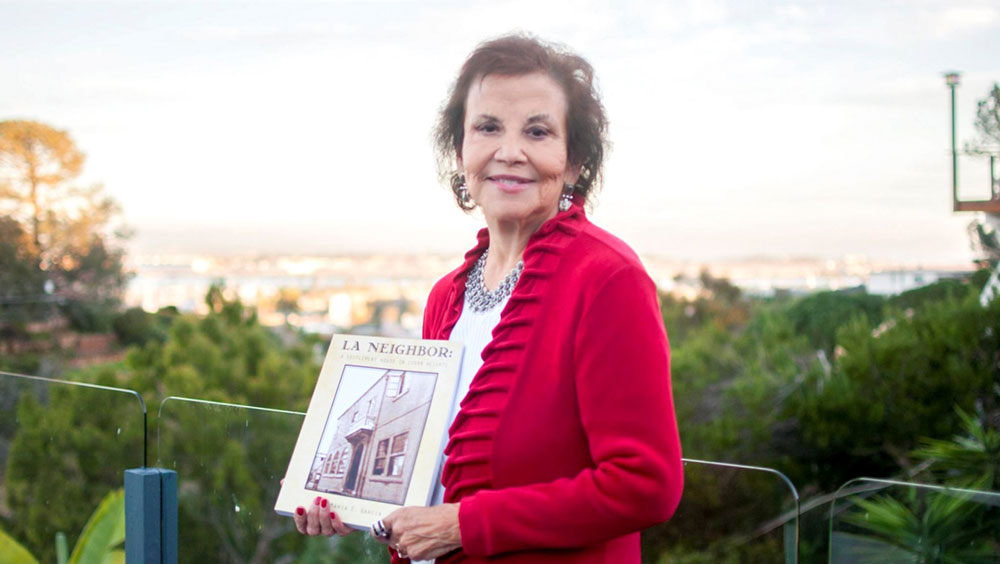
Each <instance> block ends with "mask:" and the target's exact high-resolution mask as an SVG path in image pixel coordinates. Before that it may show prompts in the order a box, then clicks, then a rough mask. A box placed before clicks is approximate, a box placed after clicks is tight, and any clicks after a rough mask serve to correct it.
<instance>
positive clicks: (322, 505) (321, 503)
mask: <svg viewBox="0 0 1000 564" xmlns="http://www.w3.org/2000/svg"><path fill="white" fill-rule="evenodd" d="M319 505H320V507H322V508H323V509H326V500H325V499H324V500H323V501H322V502H320V504H319Z"/></svg>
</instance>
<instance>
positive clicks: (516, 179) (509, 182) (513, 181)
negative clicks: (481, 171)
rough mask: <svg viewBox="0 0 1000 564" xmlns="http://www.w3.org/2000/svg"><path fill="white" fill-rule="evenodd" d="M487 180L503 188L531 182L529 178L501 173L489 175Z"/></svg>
mask: <svg viewBox="0 0 1000 564" xmlns="http://www.w3.org/2000/svg"><path fill="white" fill-rule="evenodd" d="M487 178H488V179H489V180H491V181H493V182H496V183H497V184H499V185H500V186H501V187H503V188H517V187H519V186H523V185H524V184H529V183H531V182H532V180H531V179H530V178H522V177H520V176H508V175H505V174H501V175H498V176H489V177H487Z"/></svg>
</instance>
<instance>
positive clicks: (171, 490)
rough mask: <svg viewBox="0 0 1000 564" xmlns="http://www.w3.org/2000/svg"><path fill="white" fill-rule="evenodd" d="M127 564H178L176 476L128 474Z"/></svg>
mask: <svg viewBox="0 0 1000 564" xmlns="http://www.w3.org/2000/svg"><path fill="white" fill-rule="evenodd" d="M125 562H126V563H127V564H177V472H174V471H173V470H165V469H163V468H133V469H131V470H126V471H125Z"/></svg>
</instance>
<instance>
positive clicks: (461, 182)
mask: <svg viewBox="0 0 1000 564" xmlns="http://www.w3.org/2000/svg"><path fill="white" fill-rule="evenodd" d="M458 201H459V203H460V204H461V205H462V207H463V208H471V207H472V196H471V195H470V194H469V188H468V186H466V185H465V175H464V174H462V175H460V176H459V177H458Z"/></svg>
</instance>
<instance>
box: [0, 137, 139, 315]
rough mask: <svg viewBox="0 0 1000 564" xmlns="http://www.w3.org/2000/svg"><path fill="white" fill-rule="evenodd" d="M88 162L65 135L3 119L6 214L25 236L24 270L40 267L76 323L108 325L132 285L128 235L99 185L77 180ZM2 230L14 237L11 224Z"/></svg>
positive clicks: (1, 198)
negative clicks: (126, 261) (126, 267)
mask: <svg viewBox="0 0 1000 564" xmlns="http://www.w3.org/2000/svg"><path fill="white" fill-rule="evenodd" d="M83 163H84V156H83V153H82V152H80V150H79V149H78V148H77V146H76V144H75V143H74V142H73V140H72V138H71V137H70V136H69V134H68V133H67V132H65V131H62V130H58V129H55V128H53V127H51V126H48V125H45V124H43V123H39V122H34V121H23V120H9V121H0V211H2V212H3V213H4V214H5V215H6V216H8V217H9V218H11V219H12V220H14V221H15V222H17V223H18V224H19V225H20V227H21V230H22V231H23V233H24V234H25V235H24V236H22V238H23V239H24V243H25V247H24V248H23V250H22V251H21V253H20V254H19V255H18V256H16V257H15V258H16V260H17V261H18V263H19V264H20V265H22V266H20V267H19V268H20V269H21V270H32V269H39V270H41V271H42V273H43V274H42V276H43V277H44V279H46V280H48V281H51V283H52V290H53V294H54V295H55V296H56V298H58V299H60V300H61V301H62V302H63V303H64V304H65V307H64V309H65V312H66V314H67V316H68V317H69V318H70V321H71V322H73V324H74V326H76V327H77V328H80V329H84V330H87V329H99V330H107V329H109V328H110V327H109V325H110V316H109V314H107V312H108V310H111V309H114V308H115V307H116V306H117V299H118V297H119V295H120V293H121V290H122V289H123V287H124V285H125V282H126V275H125V273H124V271H123V268H122V261H123V258H124V253H123V251H122V249H120V248H118V245H117V244H116V243H117V242H119V241H120V240H122V239H124V238H125V237H127V233H126V232H125V231H124V230H122V229H119V230H117V231H114V230H112V227H113V224H114V221H115V219H116V218H117V216H118V214H119V211H120V210H119V207H118V205H117V204H116V203H115V201H114V200H113V199H112V198H110V197H109V196H107V195H105V194H104V193H103V189H102V187H101V186H100V185H93V186H89V187H79V186H77V185H76V184H74V181H75V180H76V179H77V177H78V176H79V175H80V172H81V170H82V168H83ZM0 231H2V232H3V233H2V234H5V235H11V234H12V233H11V229H10V228H9V227H7V228H4V229H2V230H0ZM4 239H7V237H4ZM0 246H2V244H0ZM35 291H36V292H37V291H38V290H37V289H36V290H35ZM38 295H40V294H36V296H35V297H38ZM102 316H103V317H102Z"/></svg>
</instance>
